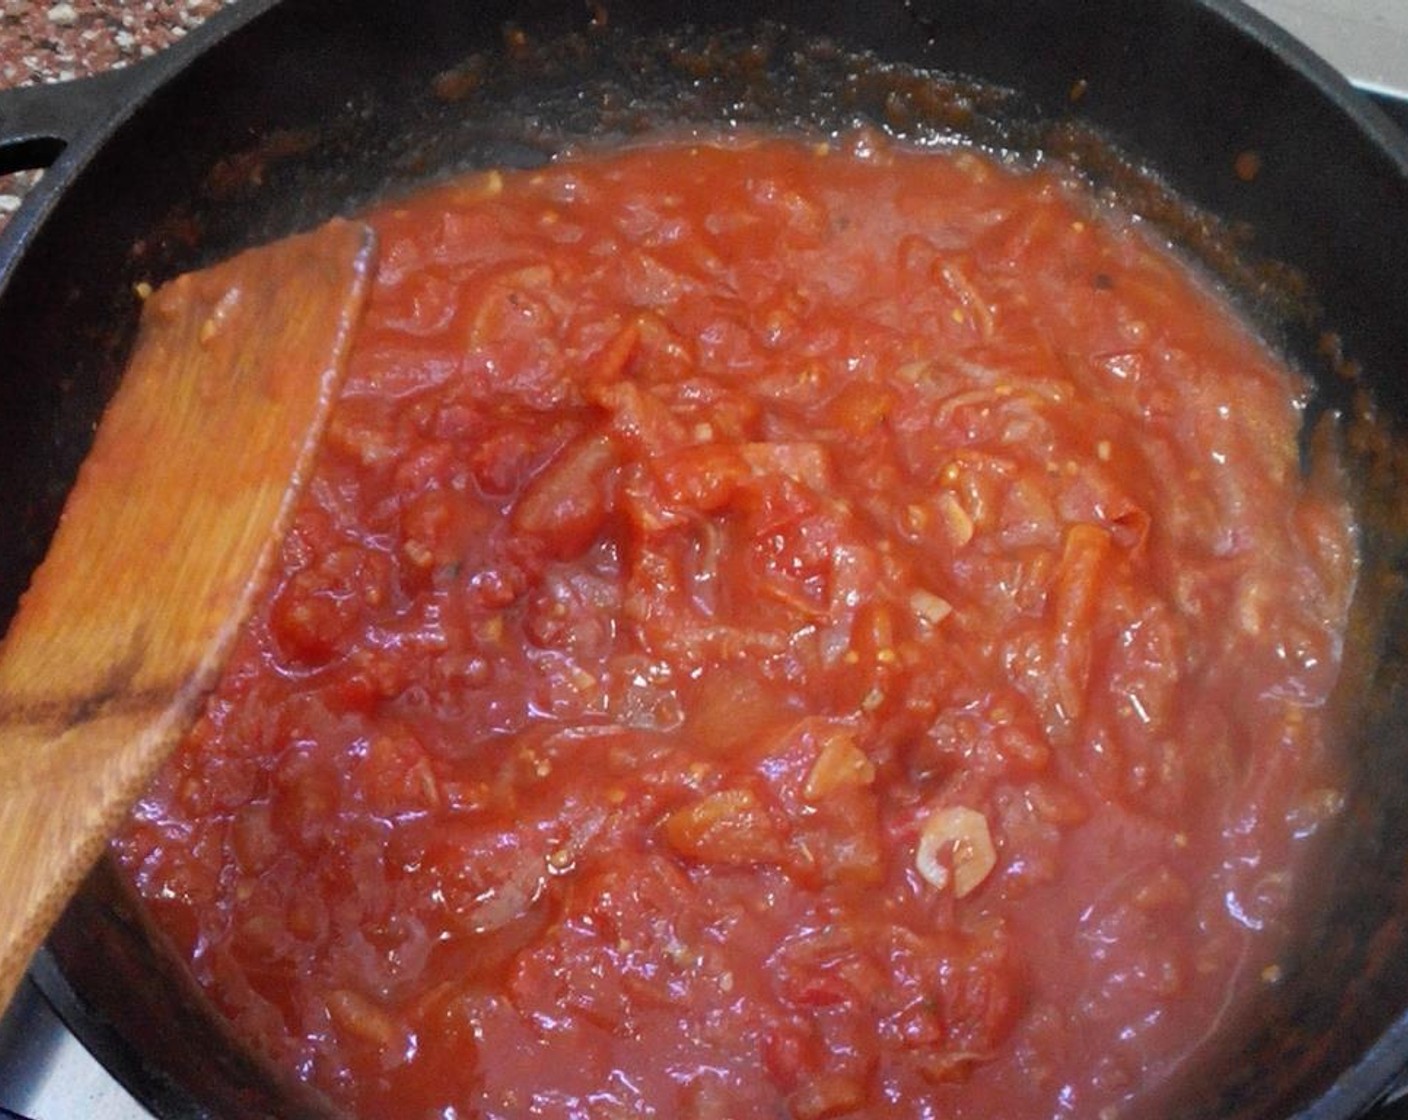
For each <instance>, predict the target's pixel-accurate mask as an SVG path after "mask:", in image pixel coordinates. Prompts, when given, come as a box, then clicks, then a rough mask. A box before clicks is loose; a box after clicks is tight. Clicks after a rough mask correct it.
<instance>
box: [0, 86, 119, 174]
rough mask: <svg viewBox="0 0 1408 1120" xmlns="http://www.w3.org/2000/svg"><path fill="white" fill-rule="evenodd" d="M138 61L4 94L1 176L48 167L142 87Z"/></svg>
mask: <svg viewBox="0 0 1408 1120" xmlns="http://www.w3.org/2000/svg"><path fill="white" fill-rule="evenodd" d="M144 65H145V63H142V62H138V63H134V64H133V65H131V66H126V67H123V68H121V69H117V70H108V71H104V72H103V73H100V74H94V75H93V76H92V77H88V78H76V79H73V80H72V81H67V82H54V83H50V84H47V85H37V86H22V87H19V88H17V89H8V90H0V175H8V174H10V173H12V172H15V171H29V170H34V169H37V168H45V167H49V166H50V165H51V164H53V162H54V161H55V160H57V159H58V158H59V156H60V155H61V154H63V151H64V149H65V148H67V147H68V146H69V145H70V144H72V143H74V142H76V141H77V140H78V139H79V138H80V137H82V136H83V135H84V134H85V133H86V132H87V131H88V130H90V129H94V128H98V127H101V125H102V124H103V123H104V122H105V121H106V120H107V119H108V116H109V115H110V114H111V113H113V112H114V111H115V110H116V109H117V107H118V106H120V105H122V104H123V103H124V101H125V100H126V98H127V96H128V94H129V92H130V91H131V90H132V89H133V87H135V85H136V84H137V83H138V82H140V81H141V80H142V79H141V70H142V69H143V67H144Z"/></svg>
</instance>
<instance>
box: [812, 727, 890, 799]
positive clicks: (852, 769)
mask: <svg viewBox="0 0 1408 1120" xmlns="http://www.w3.org/2000/svg"><path fill="white" fill-rule="evenodd" d="M873 781H875V763H873V762H871V761H870V757H869V756H868V755H867V754H866V753H865V752H864V751H863V750H861V749H860V748H859V747H858V746H856V743H855V739H854V738H853V737H852V736H850V735H846V734H838V735H833V736H831V737H830V738H829V739H827V741H826V743H825V745H824V746H823V747H822V748H821V753H819V754H818V755H817V757H816V761H815V762H814V763H812V768H811V770H810V771H808V773H807V783H806V785H805V786H803V787H802V796H803V797H805V798H806V799H807V800H808V801H821V800H823V799H825V798H826V797H827V796H829V795H830V794H832V793H834V792H835V791H836V790H838V789H841V788H842V787H844V786H868V785H870V784H871V782H873Z"/></svg>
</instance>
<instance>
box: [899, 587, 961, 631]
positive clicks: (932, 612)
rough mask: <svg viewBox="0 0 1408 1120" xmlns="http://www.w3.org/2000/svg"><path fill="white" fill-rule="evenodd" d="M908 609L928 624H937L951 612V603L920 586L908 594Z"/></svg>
mask: <svg viewBox="0 0 1408 1120" xmlns="http://www.w3.org/2000/svg"><path fill="white" fill-rule="evenodd" d="M909 609H910V610H912V611H913V612H914V613H915V615H916V616H917V617H918V618H920V619H921V620H923V621H924V622H927V623H928V624H929V625H930V626H937V625H938V624H939V623H940V622H942V621H943V620H944V619H946V618H947V617H948V616H949V615H950V614H952V613H953V604H951V603H950V602H949V601H948V600H947V599H945V598H943V597H941V596H939V595H935V594H934V593H933V592H932V591H925V590H924V589H923V588H920V589H919V590H918V591H915V592H914V593H913V594H911V595H910V597H909Z"/></svg>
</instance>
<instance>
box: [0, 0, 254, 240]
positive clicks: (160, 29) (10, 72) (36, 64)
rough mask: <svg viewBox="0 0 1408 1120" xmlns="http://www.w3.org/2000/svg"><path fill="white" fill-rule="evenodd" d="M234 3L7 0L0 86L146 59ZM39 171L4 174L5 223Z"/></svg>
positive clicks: (0, 30) (2, 4) (1, 14)
mask: <svg viewBox="0 0 1408 1120" xmlns="http://www.w3.org/2000/svg"><path fill="white" fill-rule="evenodd" d="M232 2H234V0H135V2H134V0H60V2H58V3H53V2H47V0H0V89H8V88H10V87H12V86H21V85H32V84H38V83H41V82H58V81H67V80H69V79H72V78H82V77H85V76H87V75H89V74H95V73H98V72H99V71H101V70H108V69H112V68H114V67H118V66H124V65H126V64H127V63H129V62H132V61H134V60H136V59H139V58H145V57H146V56H148V55H150V54H154V53H155V52H156V51H159V50H161V49H162V48H163V47H167V46H169V45H170V44H171V43H173V42H175V41H176V40H177V39H180V38H182V37H183V36H185V35H186V34H187V32H189V31H190V30H191V29H192V28H194V27H196V26H198V25H199V24H200V23H201V22H202V21H203V20H205V19H207V18H208V17H209V16H211V15H212V14H214V13H215V12H217V11H218V10H219V9H221V8H222V7H224V6H225V5H226V4H229V3H232ZM37 179H38V176H37V174H35V173H32V172H24V173H21V174H19V175H0V228H3V227H4V224H5V222H6V220H7V219H8V218H9V216H10V215H11V214H13V213H14V212H15V211H16V210H18V209H19V205H20V201H21V199H22V198H23V197H24V193H25V191H27V190H28V189H29V188H30V187H31V186H32V185H33V184H34V182H36V181H37Z"/></svg>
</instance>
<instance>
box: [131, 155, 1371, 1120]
mask: <svg viewBox="0 0 1408 1120" xmlns="http://www.w3.org/2000/svg"><path fill="white" fill-rule="evenodd" d="M371 220H372V221H373V222H374V224H375V225H376V226H377V228H378V231H379V235H380V238H381V244H382V253H381V257H382V259H381V264H380V270H379V275H378V278H377V282H376V288H375V291H374V294H373V297H372V300H371V304H370V308H369V311H368V315H367V318H366V321H365V322H364V324H363V326H362V328H361V332H360V336H359V338H358V339H357V341H356V343H355V346H354V356H353V360H352V365H351V370H350V374H349V381H348V385H347V389H346V391H345V394H344V397H343V399H342V400H341V401H340V402H339V406H338V411H337V413H336V415H335V417H334V420H333V422H332V426H331V429H330V432H329V436H328V440H327V446H326V448H325V451H324V455H323V459H322V462H321V465H320V467H319V469H318V472H317V475H316V477H315V478H314V479H313V482H312V484H311V486H310V487H309V490H308V494H307V497H306V499H305V501H304V503H303V505H302V508H301V510H300V513H299V515H298V518H297V521H296V525H295V529H294V532H293V533H292V535H291V536H290V538H289V539H288V541H287V542H286V545H285V547H284V550H283V555H282V561H281V566H280V571H279V575H278V578H277V579H276V581H275V583H274V585H273V586H272V587H271V589H270V594H269V595H268V597H267V599H266V601H265V603H264V605H263V607H262V608H261V610H260V611H259V612H258V613H257V614H256V616H255V618H254V619H253V621H252V622H251V624H250V626H249V627H248V629H247V632H246V633H245V635H244V638H243V640H242V644H241V647H240V650H239V651H238V654H237V656H236V658H235V659H234V660H233V661H232V663H231V665H230V667H229V669H228V671H227V673H226V675H225V678H224V680H223V683H222V684H221V686H220V688H219V690H218V691H217V693H216V694H215V696H214V697H213V699H212V702H211V704H210V706H209V709H208V711H207V713H206V714H205V716H204V718H203V720H202V721H201V723H200V724H199V725H198V727H197V728H196V729H195V731H194V733H193V734H192V735H191V736H190V738H189V740H188V742H187V743H186V744H185V746H184V748H183V750H182V751H181V752H180V753H179V754H178V756H177V757H176V758H174V759H173V760H172V762H171V764H170V765H169V766H168V767H167V769H166V770H165V772H164V773H163V774H162V775H161V777H160V779H159V780H158V782H157V783H156V785H155V786H154V787H153V789H152V790H151V791H150V793H149V795H148V796H147V797H146V798H145V799H144V801H143V802H142V804H141V805H140V806H139V809H138V811H137V813H136V814H135V816H134V818H133V820H132V822H131V825H130V827H129V828H128V829H127V831H126V832H125V834H124V835H123V836H122V837H121V838H120V840H119V841H118V843H117V851H118V855H119V857H120V859H121V861H122V863H123V865H124V866H125V867H126V869H127V870H128V872H129V874H130V875H131V877H132V878H133V880H134V882H135V884H136V885H137V887H138V889H139V890H140V891H141V893H142V894H143V895H144V897H145V898H146V900H147V902H148V905H149V908H150V910H151V912H152V913H153V915H154V916H155V917H156V919H157V920H158V922H159V923H160V925H161V926H162V927H163V928H164V929H165V930H166V932H167V933H169V934H170V936H171V937H172V939H173V940H174V942H175V944H176V946H177V947H178V949H179V950H180V952H181V953H183V954H184V955H185V956H186V957H187V958H188V959H189V960H190V961H191V964H192V967H193V969H194V971H195V974H196V976H197V978H198V979H199V980H200V982H201V983H202V984H203V985H204V986H205V988H206V989H207V990H208V991H209V992H210V993H211V994H212V996H213V997H214V998H215V1000H216V1002H217V1003H218V1004H219V1005H220V1006H221V1007H222V1008H223V1010H224V1011H225V1012H226V1013H227V1014H228V1015H229V1016H230V1017H231V1018H232V1020H233V1021H234V1023H235V1024H236V1026H237V1027H238V1028H239V1030H240V1031H241V1032H242V1033H243V1035H244V1036H245V1037H247V1038H249V1039H250V1040H251V1042H252V1043H253V1044H254V1045H255V1046H257V1047H258V1048H259V1049H260V1050H262V1051H263V1052H265V1053H266V1054H268V1055H270V1056H271V1057H272V1058H274V1059H275V1060H276V1061H278V1062H279V1063H281V1064H283V1065H285V1066H288V1067H290V1068H293V1069H295V1070H297V1071H298V1072H299V1073H300V1074H301V1075H302V1076H304V1077H306V1078H307V1079H308V1080H309V1081H311V1082H312V1083H313V1084H315V1085H317V1086H319V1087H320V1088H322V1089H323V1090H324V1091H325V1092H326V1093H327V1094H328V1096H329V1097H330V1098H331V1099H332V1100H334V1101H336V1102H338V1103H339V1104H342V1105H345V1106H346V1107H347V1108H348V1109H349V1110H351V1111H353V1112H355V1113H356V1114H357V1115H360V1116H365V1117H375V1118H378V1120H381V1118H391V1117H417V1118H419V1117H430V1116H434V1117H460V1118H464V1117H471V1116H474V1117H527V1116H533V1117H555V1118H567V1117H581V1118H598V1117H600V1118H603V1120H605V1118H617V1117H625V1116H632V1117H635V1116H659V1117H681V1118H695V1120H705V1118H729V1120H742V1118H746V1117H776V1116H791V1117H797V1118H799V1120H818V1118H821V1117H843V1116H867V1117H926V1116H932V1115H944V1116H957V1117H991V1116H1003V1117H1006V1118H1021V1117H1032V1118H1035V1117H1048V1116H1052V1115H1056V1114H1062V1115H1064V1114H1070V1115H1079V1116H1092V1117H1093V1116H1101V1115H1106V1114H1108V1115H1115V1114H1117V1112H1107V1110H1118V1109H1119V1107H1120V1106H1121V1105H1123V1104H1124V1103H1126V1102H1127V1101H1129V1100H1130V1099H1132V1098H1133V1097H1134V1096H1135V1095H1137V1094H1138V1093H1139V1092H1140V1091H1141V1090H1143V1089H1145V1088H1147V1087H1148V1086H1150V1085H1151V1084H1153V1083H1154V1082H1156V1081H1157V1080H1158V1079H1159V1078H1161V1077H1163V1076H1165V1075H1166V1074H1167V1073H1168V1072H1169V1071H1170V1070H1172V1069H1173V1067H1175V1066H1176V1065H1177V1063H1178V1061H1179V1059H1180V1058H1181V1057H1182V1056H1183V1055H1185V1054H1186V1053H1187V1052H1188V1051H1189V1050H1190V1049H1191V1048H1193V1047H1194V1046H1195V1045H1196V1044H1197V1042H1198V1041H1199V1040H1200V1039H1201V1038H1202V1037H1203V1036H1204V1035H1205V1034H1206V1033H1207V1032H1208V1031H1209V1030H1210V1029H1212V1028H1213V1027H1214V1026H1215V1025H1216V1023H1217V1021H1218V1019H1219V1016H1220V1015H1221V1014H1222V1013H1223V1011H1224V1009H1225V1005H1226V1003H1227V1002H1228V1000H1229V998H1230V997H1229V993H1230V992H1234V991H1236V990H1237V989H1238V988H1240V987H1243V986H1246V985H1255V984H1260V983H1274V982H1275V980H1276V977H1277V965H1276V961H1275V951H1276V931H1277V925H1278V921H1279V919H1280V917H1281V915H1282V913H1283V910H1284V907H1285V904H1286V902H1287V898H1288V896H1289V892H1290V889H1291V882H1292V873H1293V871H1294V868H1295V865H1296V862H1297V858H1298V853H1299V850H1300V849H1301V848H1302V847H1303V846H1304V842H1305V839H1306V838H1307V837H1308V836H1309V835H1310V834H1312V833H1313V832H1314V831H1315V830H1316V828H1317V827H1318V825H1319V824H1320V823H1322V822H1323V821H1324V820H1325V819H1326V818H1327V816H1329V815H1331V814H1333V812H1334V811H1335V809H1336V806H1337V802H1338V795H1337V793H1336V791H1335V784H1334V770H1333V766H1332V765H1331V761H1330V759H1329V757H1328V755H1329V751H1328V749H1327V746H1326V738H1327V729H1326V727H1325V726H1324V724H1325V719H1326V717H1325V715H1324V710H1323V709H1324V704H1325V701H1326V698H1327V697H1328V695H1329V692H1330V690H1331V688H1332V686H1333V683H1334V680H1335V676H1336V671H1337V664H1338V654H1339V642H1340V634H1341V632H1342V629H1343V626H1344V619H1345V615H1346V612H1347V609H1348V601H1349V595H1350V591H1351V589H1352V586H1353V578H1354V571H1355V558H1354V557H1355V550H1354V541H1353V534H1352V531H1351V527H1350V520H1349V515H1348V511H1347V509H1346V507H1345V505H1344V503H1343V501H1342V500H1341V498H1340V496H1339V494H1338V492H1337V489H1336V487H1335V484H1334V470H1333V465H1332V464H1321V468H1320V469H1317V470H1315V471H1313V472H1312V473H1311V474H1310V476H1309V477H1307V476H1306V475H1304V474H1303V473H1302V471H1301V470H1300V466H1299V456H1298V436H1299V432H1300V426H1301V422H1302V404H1303V394H1304V387H1303V386H1302V385H1301V383H1300V382H1299V380H1297V379H1296V378H1295V377H1293V376H1292V375H1291V374H1290V373H1289V372H1288V371H1287V370H1286V369H1284V368H1283V367H1282V366H1281V365H1279V364H1278V363H1277V361H1276V360H1275V359H1274V357H1273V356H1272V355H1271V354H1269V353H1268V352H1267V350H1266V349H1265V348H1264V347H1263V346H1262V345H1261V344H1260V343H1259V342H1258V341H1257V340H1256V339H1255V338H1254V337H1253V336H1252V335H1251V334H1250V333H1249V332H1248V331H1247V329H1246V328H1245V327H1244V326H1243V325H1241V324H1240V323H1239V321H1238V320H1237V319H1236V318H1235V317H1234V316H1233V315H1232V314H1231V313H1230V312H1229V311H1228V310H1227V309H1226V308H1225V307H1223V306H1222V305H1221V303H1220V302H1219V301H1218V300H1217V299H1216V298H1215V297H1214V296H1212V295H1211V294H1209V292H1208V291H1207V290H1206V289H1205V288H1204V287H1203V286H1201V285H1200V284H1199V283H1198V282H1197V281H1196V280H1195V279H1193V278H1192V277H1191V276H1190V275H1188V274H1187V272H1186V271H1185V270H1184V269H1183V268H1182V267H1181V266H1180V265H1179V264H1178V263H1177V262H1175V261H1174V260H1173V259H1172V258H1171V257H1170V256H1169V255H1168V254H1167V253H1166V252H1164V251H1162V250H1161V249H1159V248H1157V247H1156V246H1154V245H1152V244H1151V243H1150V241H1149V240H1148V239H1147V238H1146V237H1145V236H1144V235H1143V233H1142V232H1141V231H1140V230H1139V229H1138V227H1137V225H1135V224H1132V223H1129V222H1125V221H1123V220H1121V219H1119V218H1117V217H1115V216H1113V215H1110V214H1108V213H1105V212H1103V211H1100V210H1098V209H1097V208H1096V207H1095V206H1094V205H1093V204H1092V203H1090V202H1089V201H1088V200H1087V199H1084V198H1083V196H1082V195H1081V194H1080V192H1079V191H1077V190H1076V189H1075V188H1073V187H1072V186H1071V185H1070V184H1069V183H1067V182H1065V181H1064V180H1062V179H1061V178H1060V177H1059V176H1058V175H1056V174H1054V173H1052V172H1049V171H1041V170H1038V171H1032V170H1026V169H1014V168H1009V167H1006V166H1003V165H1002V164H1000V163H999V162H997V161H995V160H993V159H991V158H989V157H987V156H984V155H981V154H978V153H975V152H972V151H967V150H961V149H954V150H940V151H928V152H920V151H913V150H907V149H903V148H900V147H898V146H894V145H891V144H889V143H887V142H885V141H883V140H880V139H878V138H877V137H876V136H874V135H871V134H865V133H861V134H856V135H854V136H851V137H848V138H846V139H844V140H843V141H840V142H837V143H832V144H827V145H813V144H809V143H803V142H801V141H798V140H786V139H777V138H762V137H752V138H746V137H745V138H733V139H730V140H727V141H720V142H717V143H702V142H697V143H686V142H680V143H672V144H662V145H658V146H651V147H642V148H639V149H634V150H628V151H622V152H617V153H614V154H609V155H591V154H588V155H582V156H579V157H576V158H572V159H566V160H563V161H561V162H559V163H556V164H554V165H552V166H550V167H548V168H546V169H544V170H541V171H535V172H521V173H513V174H503V175H500V174H497V173H494V174H490V175H487V176H480V177H477V178H473V179H468V180H464V181H460V182H456V183H453V184H450V185H447V186H444V187H440V188H436V189H433V190H430V191H428V192H426V193H424V194H422V195H420V196H418V197H416V198H414V199H413V200H410V201H406V202H402V203H399V204H397V205H395V206H389V207H387V208H385V209H383V210H381V211H379V212H378V213H376V214H374V215H373V217H372V219H371Z"/></svg>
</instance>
